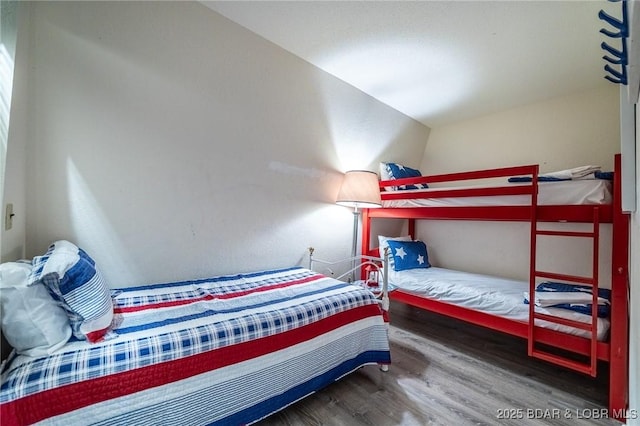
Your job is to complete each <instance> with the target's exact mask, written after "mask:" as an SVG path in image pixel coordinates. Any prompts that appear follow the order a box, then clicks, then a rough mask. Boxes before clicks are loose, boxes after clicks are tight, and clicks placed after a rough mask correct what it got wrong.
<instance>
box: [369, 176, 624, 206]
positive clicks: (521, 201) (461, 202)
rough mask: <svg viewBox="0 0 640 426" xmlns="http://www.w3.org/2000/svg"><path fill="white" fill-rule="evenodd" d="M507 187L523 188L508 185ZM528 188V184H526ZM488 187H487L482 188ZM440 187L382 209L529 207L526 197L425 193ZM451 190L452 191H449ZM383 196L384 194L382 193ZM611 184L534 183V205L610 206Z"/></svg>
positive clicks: (388, 202)
mask: <svg viewBox="0 0 640 426" xmlns="http://www.w3.org/2000/svg"><path fill="white" fill-rule="evenodd" d="M509 185H510V186H511V185H514V186H515V185H526V184H521V183H510V184H509ZM529 185H530V184H529ZM481 187H482V186H477V185H476V186H456V187H455V189H468V188H481ZM486 187H489V186H486ZM442 189H443V188H442V187H434V188H428V189H420V190H419V191H420V193H422V194H424V198H412V199H402V200H384V199H383V201H382V207H385V208H399V207H457V206H526V205H530V204H531V197H530V196H529V195H496V196H487V197H444V198H429V191H437V190H442ZM452 189H453V188H452ZM416 192H417V191H416V190H398V191H393V193H394V194H402V193H406V194H415V193H416ZM382 194H383V195H384V194H385V192H383V193H382ZM611 200H612V184H611V181H608V180H603V179H576V180H566V181H557V182H538V205H547V206H554V205H602V204H611Z"/></svg>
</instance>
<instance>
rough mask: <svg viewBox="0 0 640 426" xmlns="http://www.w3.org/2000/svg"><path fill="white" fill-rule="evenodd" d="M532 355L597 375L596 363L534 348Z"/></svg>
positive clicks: (593, 375)
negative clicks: (580, 360) (588, 362)
mask: <svg viewBox="0 0 640 426" xmlns="http://www.w3.org/2000/svg"><path fill="white" fill-rule="evenodd" d="M531 356H532V357H534V358H538V359H542V360H544V361H548V362H551V363H553V364H556V365H560V366H562V367H565V368H570V369H572V370H575V371H579V372H581V373H584V374H589V375H590V376H592V377H595V376H596V368H595V363H594V362H592V363H591V364H585V363H583V362H579V361H575V360H573V359H569V358H564V357H562V356H559V355H555V354H552V353H549V352H545V351H541V350H534V351H533V352H532V353H531Z"/></svg>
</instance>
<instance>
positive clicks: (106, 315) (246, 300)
mask: <svg viewBox="0 0 640 426" xmlns="http://www.w3.org/2000/svg"><path fill="white" fill-rule="evenodd" d="M69 247H71V249H70V250H69ZM73 247H74V246H73V245H71V244H70V243H68V242H65V241H58V242H56V243H54V244H53V245H52V246H51V247H50V250H48V251H47V254H46V255H45V256H39V257H37V258H34V260H33V262H32V264H31V263H29V264H25V263H18V262H15V263H14V262H12V263H11V264H3V265H0V278H2V279H0V283H2V286H3V289H2V293H1V295H2V297H3V310H4V312H3V330H4V331H6V333H4V334H5V335H6V336H7V337H8V338H9V339H11V340H12V341H11V343H13V345H14V350H13V352H12V353H11V355H10V357H9V359H7V360H5V361H4V363H3V365H2V376H1V377H2V382H1V383H2V384H1V388H0V418H1V419H2V424H3V425H24V424H34V423H42V424H74V425H76V424H175V425H181V424H249V423H253V422H256V421H258V420H260V419H262V418H264V417H266V416H267V415H269V414H271V413H274V412H276V411H279V410H281V409H282V408H284V407H286V406H288V405H290V404H292V403H294V402H295V401H297V400H299V399H301V398H303V397H305V396H307V395H309V394H311V393H313V392H315V391H317V390H318V389H321V388H322V387H324V386H326V385H328V384H330V383H332V382H334V381H336V380H338V379H340V378H342V377H344V376H345V375H347V374H348V373H350V372H352V371H354V370H356V369H358V368H360V367H361V366H363V365H367V364H380V365H386V364H388V363H389V362H390V352H389V342H388V336H387V326H386V323H385V321H384V317H383V312H382V309H381V308H380V302H379V301H378V300H377V299H375V297H374V296H373V294H372V293H371V292H369V291H367V290H365V289H363V288H361V287H358V286H355V285H351V284H348V283H345V282H342V281H338V280H337V279H335V278H331V277H328V276H326V275H323V274H320V273H317V272H314V271H312V270H310V269H307V268H303V267H299V266H293V267H290V268H282V269H274V270H264V271H257V272H253V273H242V274H236V275H224V276H216V277H211V278H206V279H198V280H191V281H180V282H173V283H160V284H150V285H141V286H138V287H126V288H115V289H108V288H107V287H105V282H104V280H103V279H102V275H101V274H100V272H99V270H98V269H97V268H96V267H95V263H94V262H93V261H92V259H91V258H90V257H89V256H88V255H87V254H86V252H84V251H82V250H81V249H77V248H73ZM67 250H69V251H67ZM56 259H57V260H56ZM52 262H53V263H54V264H53V265H51V263H52ZM56 271H57V272H56ZM10 281H14V285H13V286H11V288H9V284H10V283H9V282H10ZM17 281H23V283H18V282H17ZM24 281H27V282H30V285H23V284H24ZM43 286H50V287H54V290H55V291H53V292H52V293H51V295H49V292H48V291H47V290H46V289H44V288H43ZM25 292H26V293H29V294H28V297H23V296H25V294H26V293H25ZM77 292H81V293H82V292H84V294H77ZM14 293H15V294H14ZM54 296H59V297H60V299H57V297H56V300H54ZM7 298H14V300H13V301H7V300H6V299H7ZM20 298H22V301H21V300H18V299H20ZM96 299H100V300H96ZM35 300H37V302H35V303H29V301H35ZM22 302H24V303H22ZM35 305H39V307H36V306H35ZM61 306H62V307H63V308H64V311H65V312H62V311H60V309H62V308H61ZM105 306H106V309H102V308H103V307H105ZM5 308H6V309H5ZM30 308H33V309H34V310H35V311H38V312H40V313H41V314H42V313H44V312H43V311H42V310H43V309H45V310H46V314H45V315H36V312H30V313H29V312H25V310H28V309H30ZM71 311H77V312H82V315H78V316H73V315H70V316H69V319H68V320H67V319H66V318H65V315H66V314H71V313H72V312H71ZM56 312H57V313H56ZM9 315H13V316H14V318H13V319H11V318H8V316H9ZM20 318H21V320H20ZM59 320H60V321H59ZM38 322H39V324H37V323H38ZM7 324H12V325H13V326H15V327H16V329H13V330H12V329H10V327H8V326H7ZM5 326H7V327H5ZM36 327H40V329H41V331H42V330H44V331H46V333H45V334H46V335H45V336H41V337H45V339H44V341H42V339H40V340H41V342H40V343H41V344H36V343H35V340H36V339H33V338H28V339H26V341H25V340H24V339H22V337H26V335H31V336H32V337H33V336H35V335H37V334H38V333H37V332H35V331H34V332H33V333H32V332H31V331H32V330H31V329H35V328H36ZM53 327H57V328H59V330H58V331H56V330H54V329H53ZM54 336H57V337H55V338H54Z"/></svg>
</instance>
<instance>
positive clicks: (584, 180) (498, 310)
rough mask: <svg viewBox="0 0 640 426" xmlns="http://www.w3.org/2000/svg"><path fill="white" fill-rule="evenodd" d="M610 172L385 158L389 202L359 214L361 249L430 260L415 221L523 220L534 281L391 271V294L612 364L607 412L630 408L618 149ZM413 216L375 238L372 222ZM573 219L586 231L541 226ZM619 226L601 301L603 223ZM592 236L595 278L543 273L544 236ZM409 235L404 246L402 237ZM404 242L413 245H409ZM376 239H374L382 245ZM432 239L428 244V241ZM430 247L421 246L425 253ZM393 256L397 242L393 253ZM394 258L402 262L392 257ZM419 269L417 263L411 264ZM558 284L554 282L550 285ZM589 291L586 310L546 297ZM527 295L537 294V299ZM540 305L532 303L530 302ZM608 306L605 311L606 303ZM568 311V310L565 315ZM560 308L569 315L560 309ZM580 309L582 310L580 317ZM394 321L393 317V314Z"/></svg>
mask: <svg viewBox="0 0 640 426" xmlns="http://www.w3.org/2000/svg"><path fill="white" fill-rule="evenodd" d="M614 163H615V167H614V171H613V172H606V171H605V172H603V171H601V170H599V168H594V167H593V166H584V167H580V168H576V169H570V170H566V171H561V172H559V173H556V174H547V175H543V174H540V173H539V167H538V166H537V165H529V166H516V167H505V168H500V169H491V170H479V171H469V172H462V173H451V174H444V175H436V176H422V174H421V173H420V171H418V170H415V169H411V168H408V167H405V166H403V165H399V164H396V163H383V164H381V170H380V175H381V181H380V184H379V185H380V191H381V192H380V193H381V199H382V208H372V209H365V210H363V212H362V226H363V232H362V234H363V237H362V253H363V254H366V255H371V256H377V255H382V254H383V252H382V248H385V247H386V246H388V245H394V247H395V249H397V248H398V247H400V246H401V247H402V249H403V252H404V251H405V250H406V251H407V252H410V253H412V256H413V258H415V257H416V256H415V255H416V253H417V255H418V256H422V257H423V258H424V259H425V260H427V263H428V252H427V249H426V244H425V248H424V249H422V248H421V247H418V246H416V245H411V244H414V243H417V241H415V236H416V221H417V220H427V219H437V220H473V221H476V220H480V221H486V220H490V221H508V222H526V223H528V224H530V226H529V227H528V228H529V243H530V244H529V246H528V247H524V248H523V249H524V250H528V252H529V253H530V259H529V271H528V275H529V280H528V281H524V282H523V281H514V280H506V279H503V278H497V277H491V276H486V275H478V274H469V273H466V272H464V271H451V270H446V269H443V268H438V267H434V266H431V265H429V266H431V267H426V268H425V267H424V265H422V264H421V265H419V267H418V265H413V266H412V267H406V268H405V266H402V267H401V268H400V271H396V267H392V266H390V267H389V270H388V271H387V275H389V290H390V293H389V297H390V299H391V300H396V301H398V302H402V303H406V304H408V305H411V306H415V307H418V308H421V309H425V310H430V311H433V312H436V313H439V314H443V315H448V316H451V317H454V318H458V319H461V320H464V321H467V322H470V323H473V324H477V325H480V326H484V327H488V328H491V329H494V330H497V331H501V332H504V333H508V334H511V335H514V336H518V337H521V338H524V339H526V340H527V342H528V345H527V346H528V351H527V352H528V355H529V356H532V357H536V358H539V359H543V360H545V361H548V362H552V363H554V364H557V365H560V366H562V367H566V368H570V369H573V370H577V371H579V372H582V373H585V374H589V375H591V376H596V375H597V374H598V371H597V370H598V362H599V361H604V362H607V363H608V370H609V371H608V372H607V373H608V374H609V385H610V386H609V409H610V411H609V412H610V413H612V415H615V414H616V413H617V414H618V417H619V418H620V419H621V420H624V418H623V417H620V416H623V413H624V410H625V409H626V408H627V401H628V370H627V368H628V367H627V363H628V300H627V292H628V285H629V283H628V265H629V254H628V242H629V240H628V238H629V218H628V215H626V214H624V213H623V212H622V209H621V204H620V192H621V189H620V185H621V183H620V167H621V166H620V164H621V158H620V155H616V157H615V161H614ZM381 219H406V220H407V221H408V226H407V230H408V232H407V234H408V235H405V236H403V238H392V239H391V240H394V239H395V240H399V241H400V242H393V243H389V242H387V241H388V240H389V238H387V237H385V236H378V237H379V238H376V236H375V235H372V222H373V221H374V220H381ZM545 222H546V223H549V222H571V223H573V222H576V223H583V224H589V225H582V226H581V228H580V229H584V228H585V227H586V228H588V229H589V230H588V231H583V230H580V231H573V230H571V231H564V230H557V229H556V228H554V227H551V228H550V227H549V226H546V225H542V224H543V223H545ZM604 224H606V225H607V226H611V228H612V231H611V232H612V250H611V253H607V255H608V256H610V257H611V263H612V268H611V271H607V272H606V273H607V274H610V275H611V289H610V292H609V293H608V298H607V300H606V301H604V302H602V301H601V299H600V295H601V293H602V291H604V290H605V289H604V288H600V287H599V284H600V281H601V279H600V277H601V274H602V272H601V271H599V270H598V266H597V265H598V256H599V249H600V244H599V238H600V228H601V226H603V225H604ZM540 236H545V237H553V238H586V239H588V240H590V241H591V242H592V243H593V258H592V264H593V271H592V274H591V276H590V277H582V276H574V275H570V274H564V273H563V272H562V271H541V270H538V269H537V263H536V258H537V256H538V244H537V240H538V238H539V237H540ZM402 240H404V241H405V242H402ZM407 240H408V241H409V242H407ZM375 243H377V244H375ZM427 243H428V241H427ZM422 250H424V252H423V251H422ZM386 251H387V253H390V257H394V255H395V252H394V248H392V247H389V249H387V250H386ZM395 259H396V261H398V260H400V259H398V258H397V257H395ZM414 268H417V269H414ZM549 283H551V284H549ZM555 284H558V285H568V286H571V288H572V289H575V288H579V287H587V288H588V289H589V290H590V291H589V293H588V296H587V299H589V300H587V301H584V302H582V303H580V304H576V303H573V304H572V305H583V306H582V307H583V308H585V307H586V312H582V313H580V314H577V313H576V312H572V311H569V310H567V309H565V307H561V308H556V306H551V307H550V306H549V305H547V304H545V303H543V302H541V300H540V299H541V297H540V293H543V292H544V291H546V290H545V289H546V288H548V287H549V285H555ZM529 295H533V296H532V297H531V298H530V297H529ZM529 299H531V301H532V302H533V303H529V302H530V300H529ZM603 305H606V306H605V307H606V310H604V312H606V314H604V315H603V314H602V312H601V308H603ZM568 312H571V313H568ZM560 314H562V315H560ZM576 315H579V316H576ZM391 321H393V315H392V312H391Z"/></svg>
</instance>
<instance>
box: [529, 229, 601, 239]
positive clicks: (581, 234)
mask: <svg viewBox="0 0 640 426" xmlns="http://www.w3.org/2000/svg"><path fill="white" fill-rule="evenodd" d="M536 233H537V234H538V235H549V236H558V237H583V238H595V236H596V234H595V232H580V231H549V230H537V231H536Z"/></svg>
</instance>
